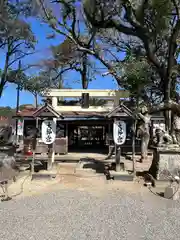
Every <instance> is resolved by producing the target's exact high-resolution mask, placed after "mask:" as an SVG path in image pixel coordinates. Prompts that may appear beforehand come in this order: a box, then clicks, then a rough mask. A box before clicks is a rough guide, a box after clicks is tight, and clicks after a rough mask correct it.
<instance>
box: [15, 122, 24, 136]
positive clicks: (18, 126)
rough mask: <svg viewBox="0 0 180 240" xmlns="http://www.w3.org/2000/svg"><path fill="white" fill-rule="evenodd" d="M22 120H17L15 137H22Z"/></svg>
mask: <svg viewBox="0 0 180 240" xmlns="http://www.w3.org/2000/svg"><path fill="white" fill-rule="evenodd" d="M23 133H24V120H23V119H18V123H17V135H18V136H23V135H24V134H23Z"/></svg>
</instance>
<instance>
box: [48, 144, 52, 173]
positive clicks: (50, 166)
mask: <svg viewBox="0 0 180 240" xmlns="http://www.w3.org/2000/svg"><path fill="white" fill-rule="evenodd" d="M52 153H53V143H52V144H49V145H48V164H47V170H48V171H49V170H51V169H52V166H53V163H52Z"/></svg>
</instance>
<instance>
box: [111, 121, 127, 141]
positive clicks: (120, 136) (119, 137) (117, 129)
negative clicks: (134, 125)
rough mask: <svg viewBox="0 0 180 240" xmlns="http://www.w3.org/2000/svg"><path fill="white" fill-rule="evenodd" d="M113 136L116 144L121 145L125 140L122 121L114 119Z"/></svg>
mask: <svg viewBox="0 0 180 240" xmlns="http://www.w3.org/2000/svg"><path fill="white" fill-rule="evenodd" d="M113 138H114V142H115V144H117V145H122V144H123V143H124V142H125V141H126V123H125V122H124V121H117V120H116V121H114V125H113Z"/></svg>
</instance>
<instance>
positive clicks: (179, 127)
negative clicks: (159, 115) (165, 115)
mask: <svg viewBox="0 0 180 240" xmlns="http://www.w3.org/2000/svg"><path fill="white" fill-rule="evenodd" d="M172 128H173V131H172V136H173V143H174V144H178V145H180V117H178V116H177V115H176V116H174V120H173V124H172Z"/></svg>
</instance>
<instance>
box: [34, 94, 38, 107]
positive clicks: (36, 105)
mask: <svg viewBox="0 0 180 240" xmlns="http://www.w3.org/2000/svg"><path fill="white" fill-rule="evenodd" d="M34 100H35V108H38V95H37V93H35V94H34Z"/></svg>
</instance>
